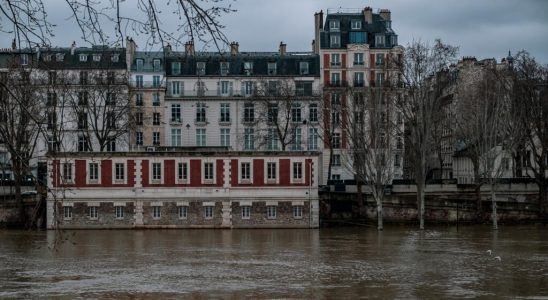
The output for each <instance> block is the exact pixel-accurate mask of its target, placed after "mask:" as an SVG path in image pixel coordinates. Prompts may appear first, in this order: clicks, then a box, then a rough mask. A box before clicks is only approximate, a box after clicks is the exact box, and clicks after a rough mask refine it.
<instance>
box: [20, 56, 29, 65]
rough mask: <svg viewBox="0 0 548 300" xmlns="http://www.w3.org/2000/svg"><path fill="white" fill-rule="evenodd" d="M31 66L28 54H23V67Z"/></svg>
mask: <svg viewBox="0 0 548 300" xmlns="http://www.w3.org/2000/svg"><path fill="white" fill-rule="evenodd" d="M28 64H29V56H28V54H21V65H22V66H26V65H28Z"/></svg>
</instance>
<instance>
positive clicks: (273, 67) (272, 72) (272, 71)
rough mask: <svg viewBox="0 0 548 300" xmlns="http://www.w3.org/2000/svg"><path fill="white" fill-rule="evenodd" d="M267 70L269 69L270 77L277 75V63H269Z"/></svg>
mask: <svg viewBox="0 0 548 300" xmlns="http://www.w3.org/2000/svg"><path fill="white" fill-rule="evenodd" d="M267 69H268V75H276V74H277V70H276V63H275V62H270V63H268V64H267Z"/></svg>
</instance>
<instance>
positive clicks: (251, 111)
mask: <svg viewBox="0 0 548 300" xmlns="http://www.w3.org/2000/svg"><path fill="white" fill-rule="evenodd" d="M254 121H255V104H254V103H252V102H246V103H244V122H250V123H251V122H254Z"/></svg>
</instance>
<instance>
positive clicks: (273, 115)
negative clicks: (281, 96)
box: [267, 103, 278, 124]
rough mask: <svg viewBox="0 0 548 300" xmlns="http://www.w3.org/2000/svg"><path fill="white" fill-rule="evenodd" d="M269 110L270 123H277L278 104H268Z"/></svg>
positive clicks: (268, 119)
mask: <svg viewBox="0 0 548 300" xmlns="http://www.w3.org/2000/svg"><path fill="white" fill-rule="evenodd" d="M267 109H268V110H267V121H268V123H271V124H272V123H276V121H278V103H268V108H267Z"/></svg>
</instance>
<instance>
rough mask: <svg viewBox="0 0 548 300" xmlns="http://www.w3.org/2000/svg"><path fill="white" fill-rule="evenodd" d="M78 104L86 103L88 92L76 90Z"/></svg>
mask: <svg viewBox="0 0 548 300" xmlns="http://www.w3.org/2000/svg"><path fill="white" fill-rule="evenodd" d="M78 105H88V92H85V91H84V92H78Z"/></svg>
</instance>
